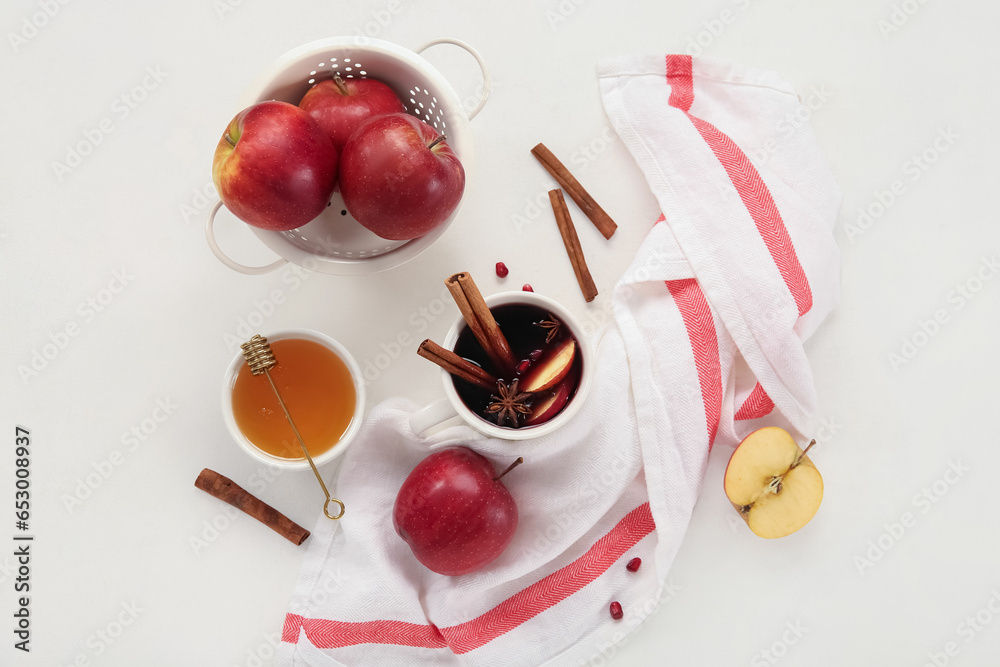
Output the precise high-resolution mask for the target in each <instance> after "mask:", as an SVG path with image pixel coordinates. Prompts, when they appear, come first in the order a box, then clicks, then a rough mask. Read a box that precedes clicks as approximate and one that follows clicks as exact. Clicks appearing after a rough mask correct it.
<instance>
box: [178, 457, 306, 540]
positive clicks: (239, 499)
mask: <svg viewBox="0 0 1000 667" xmlns="http://www.w3.org/2000/svg"><path fill="white" fill-rule="evenodd" d="M194 485H195V486H197V487H198V488H199V489H201V490H202V491H204V492H206V493H208V494H209V495H211V496H215V497H216V498H218V499H219V500H222V501H224V502H227V503H229V504H230V505H232V506H233V507H235V508H236V509H238V510H240V511H242V512H245V513H247V514H249V515H250V516H252V517H253V518H255V519H257V520H258V521H260V522H261V523H262V524H264V525H265V526H267V527H268V528H270V529H271V530H273V531H274V532H276V533H278V534H279V535H281V536H282V537H284V538H285V539H286V540H288V541H289V542H291V543H292V544H302V543H303V542H305V539H306V538H307V537H309V531H308V530H306V529H305V528H303V527H302V526H300V525H298V524H297V523H295V522H294V521H292V520H291V519H289V518H288V517H287V516H285V515H284V514H282V513H281V512H279V511H278V510H276V509H274V508H273V507H271V506H270V505H268V504H267V503H265V502H264V501H263V500H260V499H258V498H256V497H254V496H253V495H252V494H251V493H250V492H249V491H247V490H246V489H244V488H243V487H241V486H240V485H239V484H237V483H236V482H234V481H233V480H231V479H229V478H228V477H226V476H224V475H220V474H219V473H217V472H215V471H214V470H210V469H208V468H205V469H204V470H202V471H201V474H200V475H198V479H196V480H195V481H194Z"/></svg>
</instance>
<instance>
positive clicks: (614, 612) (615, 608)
mask: <svg viewBox="0 0 1000 667" xmlns="http://www.w3.org/2000/svg"><path fill="white" fill-rule="evenodd" d="M624 615H625V614H624V613H623V612H622V605H621V603H620V602H618V601H615V602H612V603H611V618H613V619H615V620H616V621H620V620H622V616H624Z"/></svg>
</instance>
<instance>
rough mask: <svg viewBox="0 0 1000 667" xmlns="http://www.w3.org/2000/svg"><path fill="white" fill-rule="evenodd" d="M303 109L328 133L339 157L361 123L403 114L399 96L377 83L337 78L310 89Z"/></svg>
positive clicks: (304, 100) (301, 107)
mask: <svg viewBox="0 0 1000 667" xmlns="http://www.w3.org/2000/svg"><path fill="white" fill-rule="evenodd" d="M299 108H300V109H303V110H305V112H306V113H308V114H309V115H310V116H312V117H313V119H314V120H315V121H316V122H317V123H319V126H320V127H322V128H323V129H324V130H326V133H327V134H328V135H330V139H331V140H332V141H333V145H334V146H336V147H337V151H338V153H339V152H340V151H342V150H343V149H344V144H346V143H347V140H348V139H350V138H351V135H352V134H354V131H355V130H356V129H358V126H359V125H361V123H363V122H365V121H366V120H368V119H369V118H373V117H375V116H383V115H385V114H387V113H401V112H402V111H403V103H402V102H400V101H399V98H398V97H396V93H395V92H394V91H393V90H392V88H390V87H389V86H387V85H386V84H384V83H382V82H381V81H379V80H377V79H357V78H348V79H341V78H340V76H336V75H335V76H334V77H333V78H332V79H324V80H323V81H320V82H319V83H317V84H315V85H314V86H313V87H312V88H310V89H309V90H308V91H307V92H306V94H305V96H304V97H303V98H302V100H301V101H300V102H299Z"/></svg>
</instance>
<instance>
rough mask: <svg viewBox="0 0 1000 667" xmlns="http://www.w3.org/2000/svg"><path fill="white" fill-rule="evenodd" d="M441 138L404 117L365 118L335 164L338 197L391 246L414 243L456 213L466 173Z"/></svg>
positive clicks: (353, 213)
mask: <svg viewBox="0 0 1000 667" xmlns="http://www.w3.org/2000/svg"><path fill="white" fill-rule="evenodd" d="M439 136H440V135H439V134H438V132H437V130H435V129H434V128H433V127H431V126H430V125H428V124H427V123H425V122H424V121H422V120H420V119H419V118H415V117H413V116H410V115H409V114H405V113H398V114H389V115H386V116H379V117H377V118H370V119H369V120H367V121H365V122H364V123H362V125H361V126H360V127H359V128H358V129H357V130H356V131H355V132H354V134H353V135H351V138H350V139H349V140H348V141H347V144H346V145H345V146H344V151H343V153H342V154H341V160H340V192H341V194H342V195H343V196H344V205H345V206H346V207H347V210H348V211H349V212H350V213H351V215H353V216H354V218H355V220H357V221H358V222H360V223H361V224H362V225H364V226H365V227H367V228H368V229H369V230H371V231H372V232H373V233H375V234H377V235H378V236H380V237H382V238H384V239H389V240H393V241H406V240H409V239H415V238H417V237H419V236H423V235H424V234H426V233H428V232H430V231H431V230H433V229H434V228H436V227H437V226H438V225H440V224H442V223H443V222H444V221H445V220H447V219H448V217H449V216H450V215H451V214H452V213H453V212H454V211H455V209H456V208H457V207H458V204H459V202H461V201H462V193H463V192H464V190H465V169H464V168H463V167H462V163H461V162H460V161H459V159H458V156H457V155H455V151H453V150H452V149H451V146H449V145H448V144H447V142H446V141H443V140H442V141H441V142H439V143H438V144H436V145H435V146H434V147H433V148H428V146H430V145H431V144H432V143H433V142H434V140H436V139H437V138H438V137H439Z"/></svg>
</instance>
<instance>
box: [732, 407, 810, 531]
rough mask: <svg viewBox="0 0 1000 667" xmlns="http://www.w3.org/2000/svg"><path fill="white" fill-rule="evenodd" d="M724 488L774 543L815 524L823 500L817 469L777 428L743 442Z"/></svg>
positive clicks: (746, 518)
mask: <svg viewBox="0 0 1000 667" xmlns="http://www.w3.org/2000/svg"><path fill="white" fill-rule="evenodd" d="M814 442H815V441H814ZM811 446H812V444H810V447H811ZM808 449H809V447H806V450H807V451H808ZM724 486H725V490H726V496H727V497H728V498H729V501H730V502H731V503H732V504H733V507H735V508H736V511H737V512H739V513H740V516H741V517H743V520H744V521H746V522H747V526H749V527H750V530H751V531H753V532H754V533H755V534H757V535H759V536H761V537H765V538H769V539H771V538H777V537H784V536H786V535H790V534H791V533H794V532H795V531H797V530H798V529H799V528H802V526H804V525H806V524H807V523H809V521H810V520H811V519H812V518H813V516H815V514H816V510H818V509H819V505H820V502H821V501H822V500H823V477H822V476H821V475H820V474H819V471H818V470H817V469H816V466H814V465H813V462H812V461H811V460H810V459H809V457H808V456H806V453H805V452H804V451H803V450H802V449H801V448H800V447H799V446H798V444H797V443H796V442H795V440H794V439H793V438H792V436H791V435H790V434H789V433H788V432H787V431H785V430H784V429H781V428H777V427H773V426H772V427H767V428H762V429H758V430H756V431H754V432H753V433H751V434H750V435H748V436H747V437H746V438H744V439H743V442H741V443H740V444H739V446H738V447H737V448H736V451H734V452H733V455H732V457H731V458H730V459H729V466H728V467H727V468H726V475H725V481H724Z"/></svg>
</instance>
